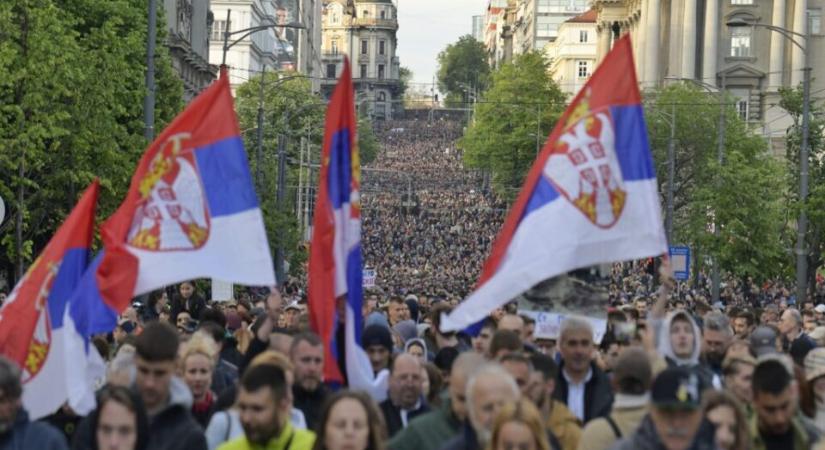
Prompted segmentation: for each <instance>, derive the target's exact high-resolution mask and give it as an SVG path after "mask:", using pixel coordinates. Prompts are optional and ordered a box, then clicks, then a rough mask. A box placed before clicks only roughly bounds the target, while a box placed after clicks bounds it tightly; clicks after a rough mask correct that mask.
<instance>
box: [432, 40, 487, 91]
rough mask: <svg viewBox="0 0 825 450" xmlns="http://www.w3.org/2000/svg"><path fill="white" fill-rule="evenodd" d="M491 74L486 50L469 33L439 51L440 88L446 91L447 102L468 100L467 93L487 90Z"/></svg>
mask: <svg viewBox="0 0 825 450" xmlns="http://www.w3.org/2000/svg"><path fill="white" fill-rule="evenodd" d="M489 75H490V65H489V63H488V62H487V50H486V49H485V48H484V44H482V43H481V42H478V41H477V40H475V38H473V37H472V36H471V35H469V34H468V35H464V36H461V37H460V38H458V41H457V42H455V43H452V44H449V45H447V47H446V48H445V49H444V50H442V51H441V53H439V54H438V89H439V90H440V91H441V92H444V93H446V95H447V99H446V102H447V104H448V105H456V104H460V103H462V102H463V101H467V102H469V100H470V99H469V97H468V94H467V92H468V91H475V92H476V93H478V92H482V91H484V90H485V89H486V87H487V78H488V77H489Z"/></svg>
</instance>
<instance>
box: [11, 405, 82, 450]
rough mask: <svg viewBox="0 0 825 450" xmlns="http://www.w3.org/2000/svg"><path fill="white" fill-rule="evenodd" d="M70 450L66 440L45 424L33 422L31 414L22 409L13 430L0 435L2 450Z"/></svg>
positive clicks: (12, 427)
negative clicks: (30, 418)
mask: <svg viewBox="0 0 825 450" xmlns="http://www.w3.org/2000/svg"><path fill="white" fill-rule="evenodd" d="M29 449H37V450H68V449H69V446H68V445H66V438H65V437H64V436H63V434H62V433H61V432H60V431H58V430H57V428H55V427H53V426H51V425H49V424H47V423H45V422H31V421H30V420H29V413H27V412H26V410H25V409H23V408H20V409H19V410H18V411H17V417H15V418H14V424H12V426H11V429H10V430H9V431H8V432H6V433H3V434H0V450H29Z"/></svg>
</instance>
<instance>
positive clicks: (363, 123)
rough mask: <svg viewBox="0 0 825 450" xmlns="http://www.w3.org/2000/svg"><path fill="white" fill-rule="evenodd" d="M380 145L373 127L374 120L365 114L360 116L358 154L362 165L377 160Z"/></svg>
mask: <svg viewBox="0 0 825 450" xmlns="http://www.w3.org/2000/svg"><path fill="white" fill-rule="evenodd" d="M379 147H380V144H379V143H378V138H376V137H375V132H374V131H373V129H372V122H370V120H369V118H367V117H365V116H363V115H360V116H358V156H359V157H360V159H361V165H362V166H363V165H365V164H369V163H371V162H373V161H374V160H375V157H376V156H378V150H379Z"/></svg>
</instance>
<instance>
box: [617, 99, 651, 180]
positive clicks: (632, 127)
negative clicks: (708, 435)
mask: <svg viewBox="0 0 825 450" xmlns="http://www.w3.org/2000/svg"><path fill="white" fill-rule="evenodd" d="M610 113H611V114H612V116H613V127H614V130H615V131H616V157H617V158H619V165H620V166H621V168H622V177H623V178H624V180H625V181H641V180H649V179H652V178H654V177H655V176H656V173H655V172H654V171H653V157H652V156H651V155H650V146H649V145H648V142H647V128H646V127H645V121H644V110H643V109H642V105H633V106H612V107H610Z"/></svg>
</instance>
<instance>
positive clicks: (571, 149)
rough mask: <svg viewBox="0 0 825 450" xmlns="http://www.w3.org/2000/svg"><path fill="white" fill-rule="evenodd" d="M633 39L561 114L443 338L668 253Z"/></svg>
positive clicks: (445, 323) (446, 321)
mask: <svg viewBox="0 0 825 450" xmlns="http://www.w3.org/2000/svg"><path fill="white" fill-rule="evenodd" d="M637 86H638V84H637V82H636V72H635V69H634V65H633V54H632V51H631V43H630V37H629V36H627V35H626V36H624V37H623V38H621V39H619V40H618V41H617V42H616V44H615V46H614V47H613V50H612V51H611V52H610V53H609V54H608V55H607V57H606V58H605V59H604V61H603V62H602V63H601V65H600V66H599V67H598V69H596V72H595V73H594V74H593V76H592V77H591V78H590V80H589V81H588V82H587V84H586V85H585V86H584V87H583V88H582V89H581V91H579V93H578V95H576V97H575V99H574V100H573V103H572V104H571V105H570V107H568V108H567V111H565V113H564V114H563V115H562V117H561V119H560V120H559V122H558V123H557V124H556V128H555V129H554V130H553V133H552V134H551V135H550V137H549V138H548V140H547V143H545V145H544V149H543V150H542V151H541V153H540V154H539V156H538V158H537V159H536V162H535V164H534V165H533V167H532V169H531V170H530V172H529V174H528V175H527V180H526V181H525V184H524V187H523V188H522V190H521V193H520V194H519V196H518V199H517V200H516V203H515V205H514V206H513V208H512V210H511V211H510V214H509V216H508V217H507V220H506V221H505V223H504V226H503V228H502V229H501V231H500V232H499V235H498V237H497V239H496V241H495V244H494V245H493V248H492V251H491V254H490V256H489V258H488V259H487V261H486V262H485V264H484V268H483V270H482V274H481V277H480V279H479V282H478V284H477V286H476V290H475V291H474V292H473V293H472V294H470V296H469V297H468V298H467V299H465V300H464V301H463V302H462V303H461V304H460V305H459V306H458V307H457V308H455V310H453V311H452V313H451V314H449V315H446V316H444V318H443V319H442V322H441V328H442V330H444V331H452V330H460V329H462V328H464V327H467V326H468V325H471V324H473V323H475V322H477V321H478V320H480V319H482V318H483V317H484V316H486V315H488V314H489V313H490V312H491V311H492V310H493V309H495V308H496V307H498V306H500V305H502V304H504V303H507V302H509V301H510V300H512V299H513V298H515V297H517V296H518V295H520V294H521V293H523V292H524V291H526V290H528V289H530V288H532V287H533V286H534V285H536V284H538V283H539V282H541V281H543V280H545V279H547V278H551V277H554V276H557V275H560V274H563V273H566V272H568V271H571V270H574V269H578V268H582V267H588V266H592V265H595V264H603V263H609V262H613V261H621V260H630V259H639V258H646V257H649V256H655V255H662V254H664V253H666V252H667V240H666V239H665V234H664V231H663V229H662V220H661V212H660V210H659V196H658V193H657V185H656V174H655V173H654V171H653V160H652V158H651V156H650V148H649V145H648V140H647V129H646V127H645V121H644V111H643V110H642V105H641V96H640V95H639V89H638V87H637Z"/></svg>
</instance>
